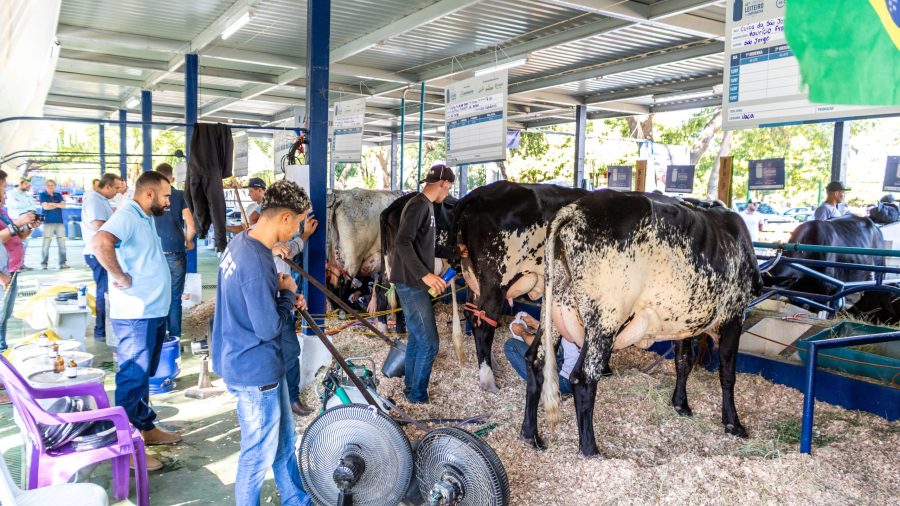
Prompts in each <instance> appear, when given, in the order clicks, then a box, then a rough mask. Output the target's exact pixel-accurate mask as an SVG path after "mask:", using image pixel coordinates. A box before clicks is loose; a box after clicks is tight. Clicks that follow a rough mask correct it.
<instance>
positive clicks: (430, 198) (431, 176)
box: [390, 163, 456, 404]
mask: <svg viewBox="0 0 900 506" xmlns="http://www.w3.org/2000/svg"><path fill="white" fill-rule="evenodd" d="M455 180H456V176H455V175H454V174H453V171H452V170H451V169H450V168H449V167H447V166H446V165H444V164H443V163H439V164H435V165H434V166H432V167H431V170H429V171H428V175H427V176H426V177H425V179H424V180H423V181H422V182H423V183H425V187H424V188H423V189H422V191H421V192H420V193H419V194H418V195H416V196H415V197H413V198H412V199H410V200H409V202H407V203H406V206H405V207H404V208H403V212H402V214H401V215H400V225H399V226H398V227H397V238H396V240H395V241H394V251H393V252H392V253H391V258H390V262H391V279H390V281H391V282H392V283H394V284H395V285H396V289H397V295H398V296H399V297H400V303H401V304H402V305H403V311H404V313H405V314H406V326H407V335H408V338H407V343H406V376H405V378H404V381H405V388H404V389H403V394H404V395H405V396H406V399H407V400H408V401H409V402H411V403H413V404H422V403H426V402H428V381H429V379H430V378H431V368H432V365H433V364H434V357H435V356H436V355H437V352H438V333H437V326H436V325H435V322H434V309H433V307H432V305H431V296H430V295H429V294H428V289H429V288H431V289H434V290H435V291H436V292H438V293H441V292H443V291H444V289H445V288H446V287H447V284H446V283H445V282H444V280H443V279H441V277H440V276H438V275H436V274H435V273H434V272H432V270H433V269H434V244H435V229H434V206H433V205H432V204H433V203H435V202H437V203H441V202H443V201H444V199H445V198H447V195H448V194H449V193H450V189H451V188H453V182H454V181H455Z"/></svg>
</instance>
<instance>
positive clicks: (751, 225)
mask: <svg viewBox="0 0 900 506" xmlns="http://www.w3.org/2000/svg"><path fill="white" fill-rule="evenodd" d="M757 208H759V202H755V201H753V200H748V201H747V208H746V209H744V210H743V211H741V213H740V217H741V219H743V220H744V223H746V224H747V230H749V231H750V240H751V241H753V242H756V241H758V240H759V233H760V232H762V229H763V225H764V224H765V223H766V219H765V218H763V216H762V214H760V213H758V212H756V210H757Z"/></svg>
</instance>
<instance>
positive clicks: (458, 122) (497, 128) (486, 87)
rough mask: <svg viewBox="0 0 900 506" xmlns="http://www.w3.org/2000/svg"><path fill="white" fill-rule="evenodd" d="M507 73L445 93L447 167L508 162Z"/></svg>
mask: <svg viewBox="0 0 900 506" xmlns="http://www.w3.org/2000/svg"><path fill="white" fill-rule="evenodd" d="M507 82H508V73H507V71H506V70H500V71H497V72H491V73H489V74H485V75H482V76H476V77H473V78H471V79H467V80H465V81H461V82H459V83H455V84H451V85H450V86H449V87H448V88H447V89H446V91H445V94H444V102H445V105H446V107H445V109H444V111H445V113H444V116H445V119H446V124H447V131H446V136H447V164H448V165H451V166H454V165H465V164H470V163H484V162H493V161H500V160H506V140H507V138H506V86H507Z"/></svg>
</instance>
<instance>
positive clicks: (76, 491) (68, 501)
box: [0, 457, 109, 506]
mask: <svg viewBox="0 0 900 506" xmlns="http://www.w3.org/2000/svg"><path fill="white" fill-rule="evenodd" d="M0 471H2V473H3V477H2V478H3V479H2V480H0V504H2V505H3V506H47V505H48V504H65V505H66V506H107V505H108V504H109V501H108V500H107V498H106V491H105V490H103V487H101V486H99V485H94V484H93V483H67V484H65V485H54V486H52V487H43V488H38V489H34V490H20V489H19V487H17V486H16V484H15V482H14V480H13V477H12V475H11V474H9V468H8V467H6V459H4V458H2V457H0Z"/></svg>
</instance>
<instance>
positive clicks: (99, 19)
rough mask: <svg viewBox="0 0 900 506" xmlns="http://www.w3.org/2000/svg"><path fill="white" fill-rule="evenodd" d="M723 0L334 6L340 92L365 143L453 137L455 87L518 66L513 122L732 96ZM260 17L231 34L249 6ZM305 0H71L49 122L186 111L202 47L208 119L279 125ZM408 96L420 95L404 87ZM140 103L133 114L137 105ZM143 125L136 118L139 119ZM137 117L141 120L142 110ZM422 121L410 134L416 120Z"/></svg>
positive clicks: (347, 1) (300, 58)
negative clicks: (352, 101)
mask: <svg viewBox="0 0 900 506" xmlns="http://www.w3.org/2000/svg"><path fill="white" fill-rule="evenodd" d="M724 3H725V2H724V1H723V0H712V1H710V0H380V1H377V2H376V1H373V0H332V18H331V19H332V21H331V41H330V45H331V69H330V75H331V81H330V97H329V98H330V100H331V101H332V102H333V101H336V100H340V99H342V98H357V97H359V96H366V97H367V98H368V101H367V114H366V126H365V140H366V141H367V142H376V143H380V142H386V141H388V140H389V139H390V134H391V133H392V132H397V131H398V130H399V128H400V103H401V97H402V96H403V95H404V92H406V96H407V98H408V100H407V107H406V114H407V115H408V117H407V124H408V125H409V123H413V124H414V125H416V127H417V121H418V102H419V83H421V82H423V81H424V82H425V86H426V94H425V95H426V96H425V100H424V102H425V116H424V119H425V132H426V137H435V138H437V137H442V136H443V134H442V128H441V127H442V125H443V116H444V115H443V89H444V87H445V86H447V85H448V84H449V83H451V82H453V81H459V80H462V79H465V78H467V77H470V76H471V75H472V72H473V70H478V69H482V68H486V67H490V66H493V65H496V64H497V63H498V62H500V63H502V62H505V61H511V60H516V59H522V58H527V62H526V63H525V64H523V65H521V66H518V67H514V68H512V69H510V72H509V76H510V77H509V79H510V81H509V126H510V128H529V127H542V126H546V125H551V124H556V123H563V122H571V121H574V109H575V106H576V105H586V106H587V109H588V118H604V117H612V116H622V115H630V114H646V113H650V112H661V111H670V110H679V109H690V108H697V107H705V106H711V105H718V104H721V101H722V98H721V84H722V68H723V50H724V44H723V39H724V31H725V21H724V19H725V7H724ZM248 12H249V13H250V21H249V23H247V24H246V25H245V26H243V27H242V28H240V29H239V30H238V31H237V32H236V33H234V34H233V35H231V36H230V37H228V38H227V39H222V37H221V34H222V32H223V30H224V29H225V28H227V27H228V26H230V25H231V24H233V23H234V21H235V20H236V19H238V18H239V17H241V16H243V15H244V14H245V13H248ZM305 12H306V1H304V0H191V1H190V2H184V1H181V0H155V1H153V2H147V1H145V0H62V2H61V10H60V14H59V23H58V27H57V38H58V41H59V44H60V51H59V59H58V63H57V67H56V71H55V73H54V77H53V82H52V85H51V88H50V92H49V94H48V96H47V100H46V102H45V107H44V114H45V115H47V116H80V117H94V118H110V117H112V116H113V115H114V114H115V113H116V111H118V110H119V109H121V108H125V109H128V112H129V113H130V114H132V115H137V114H139V113H140V105H134V100H131V99H132V98H133V97H139V96H140V91H141V90H142V89H148V90H152V92H153V113H154V119H155V120H160V121H166V120H175V119H178V118H182V117H183V114H184V98H183V97H184V72H183V64H184V54H185V53H188V52H194V53H197V54H199V55H200V104H199V106H200V113H199V115H200V120H201V121H223V122H225V121H235V122H240V123H252V124H260V125H273V124H280V123H279V122H281V121H284V120H289V119H291V118H292V117H293V114H292V109H293V106H295V105H299V106H302V105H303V104H304V100H305V92H306V90H305V87H304V84H305V83H304V80H305V77H306V69H305V66H304V65H305V58H306V33H305V32H306V22H305V19H304V15H305ZM406 90H408V91H406ZM129 105H131V107H129ZM129 119H132V118H129ZM135 119H136V117H135ZM409 129H411V128H409Z"/></svg>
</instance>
